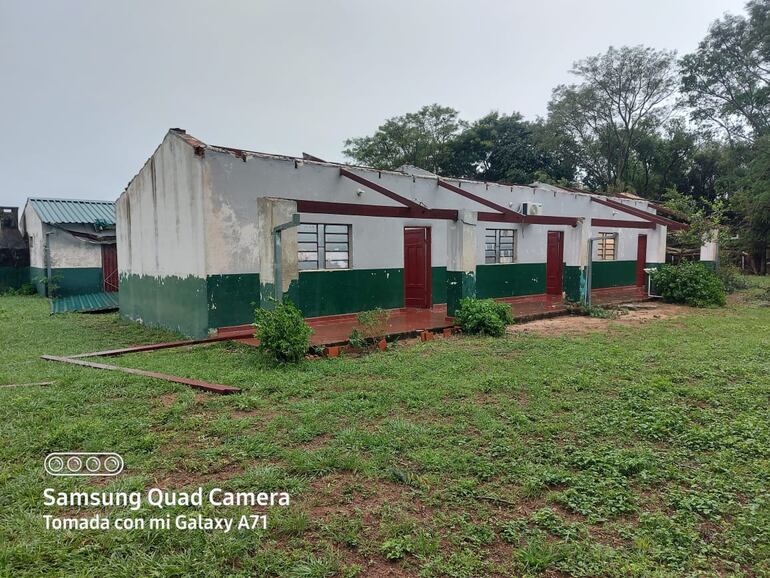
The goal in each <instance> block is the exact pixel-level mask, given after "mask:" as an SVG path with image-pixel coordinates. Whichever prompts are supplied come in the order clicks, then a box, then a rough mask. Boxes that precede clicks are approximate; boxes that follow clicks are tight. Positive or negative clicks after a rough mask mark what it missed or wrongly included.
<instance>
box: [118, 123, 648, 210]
mask: <svg viewBox="0 0 770 578" xmlns="http://www.w3.org/2000/svg"><path fill="white" fill-rule="evenodd" d="M169 135H174V136H175V137H176V138H179V139H180V140H182V141H183V142H185V143H186V144H187V145H189V146H190V147H192V148H193V150H195V151H196V154H198V155H201V153H203V152H205V151H212V152H217V153H220V154H228V155H232V156H235V157H236V158H240V159H242V160H244V161H245V160H246V159H247V158H248V157H254V158H263V159H277V160H284V161H291V162H301V163H304V164H312V165H319V166H328V167H337V168H339V167H344V168H349V169H358V170H361V171H369V172H373V173H378V174H389V175H394V176H399V177H412V178H413V179H425V180H430V181H433V182H435V183H436V186H438V181H439V180H444V181H447V182H456V183H457V184H458V186H460V187H461V186H462V184H468V185H483V186H485V187H487V188H489V187H490V186H493V187H500V188H506V189H510V190H511V191H513V189H514V188H515V187H520V188H524V189H533V190H536V189H541V190H548V191H551V192H556V193H558V194H563V195H580V196H585V197H588V198H591V197H599V198H603V199H624V200H627V201H632V202H633V203H637V202H638V203H645V204H646V207H647V208H656V207H655V206H654V204H653V202H652V201H650V200H648V199H644V198H639V199H631V198H624V197H618V196H615V195H613V194H610V193H593V192H591V191H585V190H582V189H577V188H574V187H564V186H561V185H550V184H548V183H543V182H540V181H535V182H534V183H531V184H523V183H516V184H510V183H501V182H496V181H479V180H474V179H467V178H462V177H450V176H444V175H437V174H435V173H431V172H430V171H425V169H421V168H420V167H414V168H416V169H418V171H425V172H426V173H428V174H419V172H418V171H414V172H412V171H403V170H398V169H378V168H376V167H370V166H366V165H355V164H350V163H342V162H335V161H326V160H322V159H320V158H319V157H315V156H313V155H310V154H307V153H303V155H302V156H292V155H285V154H278V153H265V152H260V151H252V150H248V149H241V148H236V147H227V146H221V145H213V144H207V143H205V142H203V141H202V140H200V139H199V138H197V137H194V136H193V135H191V134H189V133H188V132H187V131H186V130H185V129H183V128H170V129H168V131H167V133H166V136H165V137H164V138H163V141H161V144H160V145H158V147H156V149H155V151H154V152H153V154H152V155H151V156H150V157H149V158H148V159H147V161H145V163H144V165H142V169H143V168H144V167H145V166H146V165H147V163H148V162H149V161H150V159H151V158H152V157H153V156H154V155H155V153H156V152H157V151H158V149H159V148H160V147H161V145H162V144H163V142H164V141H165V140H166V137H168V136H169ZM404 166H408V167H412V165H402V167H404ZM402 167H399V168H402ZM139 172H141V169H140V171H139ZM138 174H139V173H137V174H136V175H134V177H133V178H132V179H131V181H129V183H128V185H126V189H125V190H127V189H128V187H129V186H130V185H131V183H132V182H133V181H134V179H136V177H137V176H138ZM125 190H124V191H123V192H124V193H125ZM120 196H121V197H122V196H123V193H121V195H120ZM630 206H632V207H633V206H634V205H630ZM653 214H654V213H653Z"/></svg>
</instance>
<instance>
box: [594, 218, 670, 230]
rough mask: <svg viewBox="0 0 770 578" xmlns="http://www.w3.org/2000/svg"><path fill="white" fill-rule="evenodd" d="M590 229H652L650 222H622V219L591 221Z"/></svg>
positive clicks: (653, 225)
mask: <svg viewBox="0 0 770 578" xmlns="http://www.w3.org/2000/svg"><path fill="white" fill-rule="evenodd" d="M591 226H592V227H617V228H619V229H654V228H655V223H653V222H652V221H624V220H622V219H591Z"/></svg>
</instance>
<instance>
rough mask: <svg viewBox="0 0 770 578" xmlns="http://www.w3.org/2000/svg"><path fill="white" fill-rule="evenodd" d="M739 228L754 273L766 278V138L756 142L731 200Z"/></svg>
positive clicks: (769, 172) (769, 143) (769, 178)
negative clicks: (741, 183)
mask: <svg viewBox="0 0 770 578" xmlns="http://www.w3.org/2000/svg"><path fill="white" fill-rule="evenodd" d="M731 204H732V207H733V209H735V211H736V213H737V216H738V219H739V220H740V222H739V225H741V232H740V233H739V235H740V236H742V237H743V238H744V247H745V248H746V249H748V251H749V252H750V254H751V256H752V266H753V268H754V271H755V272H756V273H759V274H761V275H766V274H767V251H768V247H770V134H768V135H764V136H762V137H760V138H758V139H757V140H756V142H755V143H754V145H753V147H752V151H751V160H750V161H749V162H748V163H746V171H745V173H744V178H743V187H742V188H740V189H739V190H738V191H737V192H735V193H734V194H733V196H732V199H731Z"/></svg>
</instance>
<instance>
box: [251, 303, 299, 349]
mask: <svg viewBox="0 0 770 578" xmlns="http://www.w3.org/2000/svg"><path fill="white" fill-rule="evenodd" d="M255 317H256V321H255V323H254V326H255V327H256V328H257V331H256V337H257V338H258V339H259V348H260V349H261V350H262V351H266V352H268V353H269V354H270V355H272V356H273V357H274V358H275V359H276V360H277V361H280V362H282V363H287V362H288V363H296V362H298V361H299V360H301V359H302V358H303V357H304V356H305V353H306V352H307V350H308V348H309V347H310V335H311V334H312V333H313V330H312V329H311V328H310V326H309V325H308V324H307V323H305V320H304V319H303V317H302V313H300V311H299V309H297V308H296V307H295V306H294V304H293V303H291V302H289V301H285V302H284V303H279V304H277V305H276V307H275V309H257V311H256V314H255Z"/></svg>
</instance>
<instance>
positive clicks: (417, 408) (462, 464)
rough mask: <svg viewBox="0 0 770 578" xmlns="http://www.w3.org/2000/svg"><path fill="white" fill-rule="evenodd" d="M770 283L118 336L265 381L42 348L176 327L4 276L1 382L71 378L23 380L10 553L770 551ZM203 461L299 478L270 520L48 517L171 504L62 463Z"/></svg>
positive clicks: (82, 572) (73, 572)
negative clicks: (367, 324)
mask: <svg viewBox="0 0 770 578" xmlns="http://www.w3.org/2000/svg"><path fill="white" fill-rule="evenodd" d="M755 283H759V281H755ZM766 287H767V283H765V288H766ZM763 290H764V289H759V288H754V289H752V290H751V291H749V292H746V293H743V294H741V295H739V296H738V299H737V300H732V304H731V305H730V306H728V307H727V308H725V309H721V310H689V311H688V314H687V315H686V316H683V317H676V318H671V319H662V320H657V321H653V322H650V323H647V324H644V325H641V326H629V325H627V324H623V323H622V322H620V323H619V322H613V321H608V322H607V323H608V328H607V330H605V331H598V332H593V333H589V334H586V335H579V336H571V337H548V336H539V335H531V334H517V335H515V336H507V337H505V338H501V339H485V338H468V337H457V338H452V339H447V340H436V341H433V342H428V343H418V344H414V345H409V346H397V347H395V348H394V349H393V350H391V351H388V352H386V353H377V354H372V355H369V356H365V357H361V358H340V359H320V360H314V361H306V362H303V363H302V364H300V365H299V366H297V367H278V366H275V365H273V364H271V363H270V362H268V361H267V360H266V359H264V358H263V357H262V356H261V355H260V354H259V353H258V352H257V351H256V350H255V349H253V348H249V347H245V346H240V345H238V344H233V343H219V344H215V345H209V346H202V347H201V346H199V347H191V348H182V349H171V350H164V351H158V352H153V353H142V354H133V355H127V356H123V357H119V358H113V359H112V360H105V361H106V362H107V363H116V364H120V365H126V366H130V367H138V368H145V369H155V370H159V371H164V372H168V373H173V374H177V375H183V376H187V377H195V378H200V379H205V380H209V381H213V382H216V383H223V384H230V385H236V386H238V387H241V388H242V389H243V393H241V394H239V395H233V396H217V395H213V394H206V393H201V392H196V391H193V390H191V389H189V388H187V387H185V386H182V385H177V384H172V383H167V382H163V381H157V380H152V379H145V378H140V377H135V376H131V375H125V374H121V373H115V372H106V371H99V370H95V369H89V368H82V367H75V366H68V365H64V364H56V363H50V362H45V361H42V360H40V359H39V357H38V356H39V355H41V354H44V353H48V354H57V355H66V354H75V353H81V352H85V351H92V350H98V349H107V348H113V347H119V346H126V345H131V344H136V343H143V342H152V341H157V340H161V339H169V338H173V337H174V336H172V335H171V334H168V333H163V332H161V331H151V330H148V329H145V328H141V327H138V326H136V325H133V324H129V323H126V322H123V321H120V320H119V319H118V318H117V316H116V315H112V314H110V315H77V314H73V315H61V316H56V317H51V316H49V315H48V304H47V302H46V301H45V300H43V299H40V298H36V297H0V335H2V338H1V339H2V346H1V348H0V352H1V353H0V354H1V356H2V357H1V362H0V384H2V383H25V382H38V381H48V380H52V381H54V382H55V384H54V385H51V386H48V387H36V386H33V387H19V388H0V440H1V441H2V443H1V444H0V575H7V576H14V577H15V576H44V575H45V576H50V575H66V576H107V575H109V576H131V577H137V576H289V577H324V576H356V575H358V576H427V577H429V576H456V577H463V576H466V577H472V576H495V575H499V576H520V575H538V574H545V575H551V576H604V575H606V576H645V577H646V576H724V575H736V576H768V575H770V307H768V306H765V304H764V303H763V302H762V300H761V299H760V298H759V294H760V292H761V291H763ZM97 361H99V360H97ZM52 451H115V452H119V453H120V454H121V455H122V456H123V457H124V459H125V462H126V471H125V472H124V473H123V474H121V475H120V476H118V477H116V478H113V479H112V480H111V481H110V480H105V479H94V480H93V481H88V480H85V481H83V480H75V479H71V478H69V479H68V478H51V477H49V476H47V475H46V474H45V473H44V471H43V468H42V463H43V459H44V457H45V456H46V455H47V454H48V453H49V452H52ZM198 486H203V487H205V488H211V487H214V486H219V487H224V488H227V489H233V490H241V491H245V490H266V491H282V490H285V491H288V492H290V494H291V496H292V504H291V506H289V507H284V508H279V507H275V508H270V509H268V510H267V513H268V516H269V522H268V524H269V528H268V530H266V531H232V532H230V533H228V534H224V533H221V532H217V531H212V532H203V531H181V530H171V531H161V530H152V531H150V530H137V531H127V532H121V531H115V530H112V531H106V532H105V531H98V530H80V531H70V532H65V531H54V530H46V529H45V528H44V525H43V518H42V516H43V514H50V513H58V514H60V515H69V516H73V515H79V516H86V515H93V514H95V513H99V512H100V513H102V514H104V515H107V516H110V517H112V516H117V515H121V516H137V517H141V516H147V515H152V514H153V512H150V511H149V510H141V511H138V512H132V511H130V510H129V509H128V508H105V509H103V510H101V509H99V508H93V507H89V508H83V509H81V510H77V509H75V508H61V509H59V510H57V509H55V508H49V507H46V506H45V505H44V504H43V495H42V494H43V490H44V488H46V487H53V488H55V489H56V490H57V491H73V490H89V491H93V490H98V491H109V490H122V491H131V490H137V491H142V490H145V489H147V488H150V487H160V488H165V489H170V490H178V489H182V488H188V489H194V488H196V487H198ZM202 510H203V511H205V512H206V513H208V514H210V515H223V514H227V515H236V514H241V513H244V512H247V511H249V509H248V508H243V507H241V508H232V509H213V508H212V507H210V506H207V507H204V508H202ZM169 511H170V512H171V513H172V517H173V515H176V514H178V513H190V512H191V510H189V509H185V508H181V507H177V508H171V509H170V510H165V511H164V512H163V513H164V514H165V513H167V512H169ZM192 511H194V510H192ZM254 511H262V510H259V509H255V510H254Z"/></svg>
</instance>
